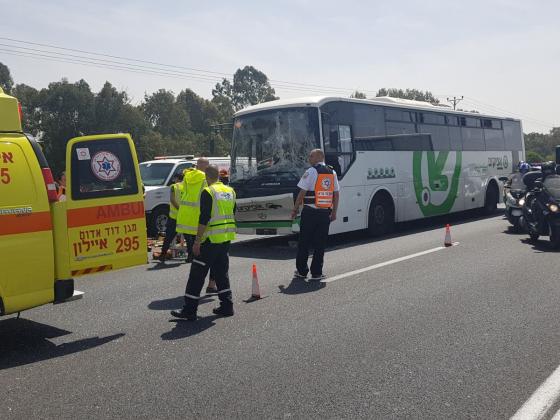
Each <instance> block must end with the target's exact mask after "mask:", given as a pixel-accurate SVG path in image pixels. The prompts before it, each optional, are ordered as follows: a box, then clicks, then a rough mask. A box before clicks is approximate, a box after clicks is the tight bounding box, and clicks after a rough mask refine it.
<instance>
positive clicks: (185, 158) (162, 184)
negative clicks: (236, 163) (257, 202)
mask: <svg viewBox="0 0 560 420" xmlns="http://www.w3.org/2000/svg"><path fill="white" fill-rule="evenodd" d="M197 159H198V158H197V157H194V155H181V156H159V157H155V158H154V160H150V161H147V162H142V163H141V164H140V175H141V176H142V182H143V183H144V187H145V196H144V207H145V209H146V222H147V226H148V234H149V235H150V236H155V235H157V233H158V232H164V231H165V225H166V224H167V216H168V214H169V194H170V188H169V186H170V185H171V184H172V183H173V179H174V177H175V176H176V175H178V174H180V173H182V172H183V171H184V170H185V169H188V168H192V167H194V166H195V165H196V161H197ZM208 160H209V161H210V164H211V165H216V166H218V168H219V169H220V170H222V169H225V170H226V171H227V172H228V173H229V167H230V161H231V159H230V157H229V156H226V157H209V158H208Z"/></svg>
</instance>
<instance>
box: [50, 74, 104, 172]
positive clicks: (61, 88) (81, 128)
mask: <svg viewBox="0 0 560 420" xmlns="http://www.w3.org/2000/svg"><path fill="white" fill-rule="evenodd" d="M40 101H41V110H42V111H41V131H42V133H43V136H42V139H43V141H44V144H45V154H46V155H47V159H48V160H49V163H50V164H51V167H53V169H54V170H55V172H60V171H62V170H63V169H64V167H65V155H66V144H67V142H68V140H70V139H71V138H73V137H76V136H80V135H85V134H89V133H91V132H92V129H93V128H94V126H95V98H94V94H93V93H92V92H91V89H90V87H89V85H88V84H87V83H86V82H85V81H84V80H80V81H78V82H76V83H69V82H68V81H67V80H65V79H63V80H62V81H60V82H55V83H51V84H49V87H48V88H47V89H43V90H42V91H41V93H40Z"/></svg>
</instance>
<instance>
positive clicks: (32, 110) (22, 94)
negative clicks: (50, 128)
mask: <svg viewBox="0 0 560 420" xmlns="http://www.w3.org/2000/svg"><path fill="white" fill-rule="evenodd" d="M11 94H12V95H13V96H15V97H16V98H17V99H18V101H19V102H20V104H21V109H22V111H23V120H22V123H23V130H24V131H25V132H26V133H31V134H32V135H33V136H35V137H38V136H40V134H41V115H42V108H41V104H42V103H41V95H40V93H39V91H38V90H37V89H35V88H33V87H31V86H27V85H24V84H17V85H16V86H15V87H14V88H12V92H11Z"/></svg>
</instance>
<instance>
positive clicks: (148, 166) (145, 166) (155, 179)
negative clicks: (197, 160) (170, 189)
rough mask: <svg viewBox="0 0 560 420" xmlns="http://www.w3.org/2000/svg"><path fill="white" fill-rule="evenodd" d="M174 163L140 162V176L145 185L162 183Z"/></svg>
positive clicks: (153, 185) (151, 185) (150, 185)
mask: <svg viewBox="0 0 560 420" xmlns="http://www.w3.org/2000/svg"><path fill="white" fill-rule="evenodd" d="M174 166H175V165H174V164H173V163H163V162H162V163H141V164H140V176H141V177H142V182H143V183H144V185H145V186H146V187H155V186H160V185H164V184H165V181H166V180H167V177H168V176H169V172H170V171H171V170H172V169H173V167H174Z"/></svg>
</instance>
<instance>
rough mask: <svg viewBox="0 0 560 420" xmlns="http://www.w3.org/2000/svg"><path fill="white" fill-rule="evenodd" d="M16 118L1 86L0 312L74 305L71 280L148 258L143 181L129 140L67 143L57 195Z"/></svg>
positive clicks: (17, 111) (114, 137) (15, 107)
mask: <svg viewBox="0 0 560 420" xmlns="http://www.w3.org/2000/svg"><path fill="white" fill-rule="evenodd" d="M21 118H22V114H21V106H20V104H19V103H18V101H17V100H16V99H15V98H13V97H11V96H8V95H6V94H4V92H3V91H2V89H0V315H7V314H11V313H16V312H20V311H23V310H25V309H29V308H33V307H36V306H39V305H43V304H46V303H58V302H65V301H68V300H73V299H75V298H77V297H79V292H76V291H75V290H74V280H73V278H74V277H76V276H81V275H85V274H90V273H98V272H102V271H108V270H115V269H119V268H124V267H131V266H134V265H140V264H145V263H146V260H147V253H146V249H147V245H146V222H145V216H144V204H143V194H142V184H141V179H140V172H139V168H138V159H137V157H136V150H135V148H134V144H133V142H132V139H131V138H130V136H129V135H128V134H105V135H98V136H85V137H78V138H74V139H72V140H70V141H69V142H68V145H67V150H66V189H65V194H64V196H63V197H60V195H59V192H57V188H56V185H55V182H54V180H53V176H52V173H51V170H50V168H49V166H48V164H47V161H46V159H45V156H44V155H43V152H42V150H41V147H40V146H39V145H38V144H37V142H36V141H35V140H33V139H30V138H28V137H26V136H25V135H24V133H23V131H22V125H21ZM61 198H62V199H61Z"/></svg>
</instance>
